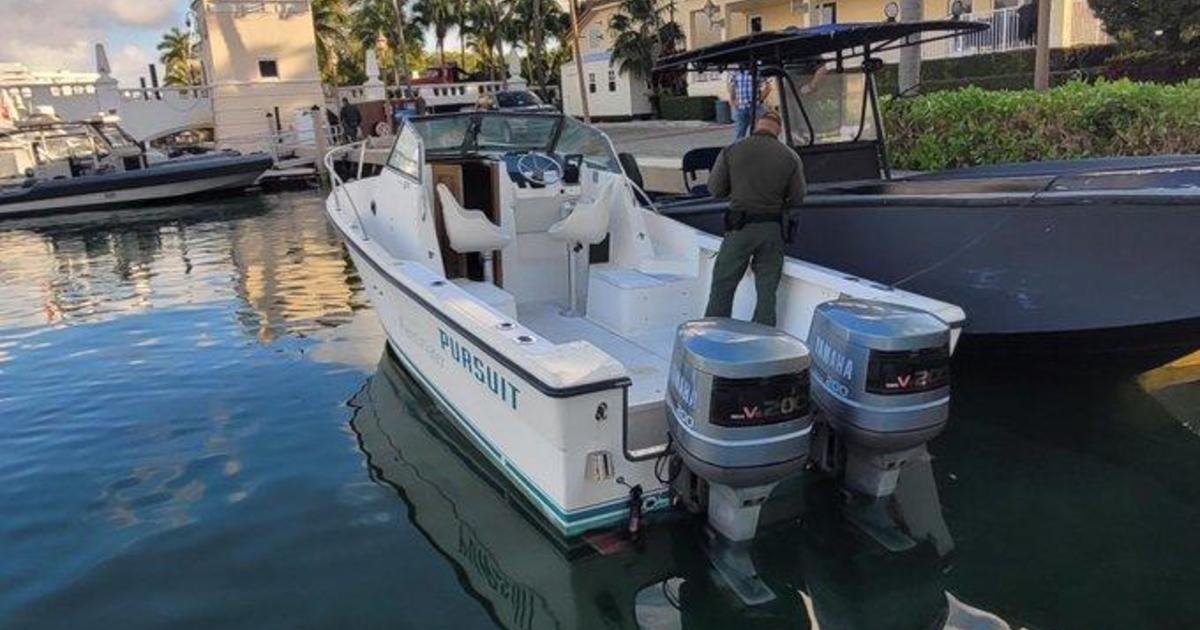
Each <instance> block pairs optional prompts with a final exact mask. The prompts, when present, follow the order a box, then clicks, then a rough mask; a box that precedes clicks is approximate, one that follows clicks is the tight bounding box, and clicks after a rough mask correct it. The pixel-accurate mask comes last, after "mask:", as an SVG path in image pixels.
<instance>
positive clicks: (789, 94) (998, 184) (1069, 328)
mask: <svg viewBox="0 0 1200 630" xmlns="http://www.w3.org/2000/svg"><path fill="white" fill-rule="evenodd" d="M984 28H986V26H985V25H983V24H978V23H972V22H967V21H956V20H949V21H934V22H916V23H908V22H906V23H891V22H885V23H861V24H854V23H847V24H828V25H823V26H817V27H813V28H804V29H801V28H788V29H785V30H781V31H776V32H763V33H754V34H751V35H747V36H745V37H740V38H736V39H732V40H729V41H727V42H722V43H719V44H714V45H712V46H707V47H703V48H698V49H695V50H690V51H687V52H684V53H680V54H678V55H675V56H672V57H669V58H665V59H664V60H662V62H661V63H660V64H659V66H658V70H659V71H674V72H677V71H681V70H688V71H703V72H715V71H722V70H732V69H739V68H740V69H746V70H751V71H753V72H754V73H755V74H756V75H757V77H758V78H759V79H761V80H769V81H772V82H773V84H774V87H775V90H774V92H775V93H776V94H778V95H780V98H781V99H782V107H781V114H782V115H783V121H784V127H785V136H786V138H785V139H786V141H787V142H788V143H789V144H790V145H791V146H792V147H793V148H794V149H795V150H796V152H797V153H798V154H799V155H800V156H801V158H802V159H803V161H804V165H805V170H806V173H807V176H808V181H809V183H810V184H811V189H810V194H809V196H808V197H807V198H806V199H805V201H804V203H803V205H802V206H801V207H799V208H797V209H796V212H795V215H796V216H797V217H798V221H799V229H798V230H797V232H796V235H795V239H794V240H793V241H792V243H790V245H789V249H788V252H789V253H790V254H791V255H793V256H796V257H797V258H801V259H804V260H809V261H812V262H815V263H818V264H822V265H827V266H830V267H833V268H836V269H841V270H845V271H848V272H850V273H854V274H858V275H862V276H864V277H868V278H871V279H873V280H876V281H879V282H882V283H884V284H887V285H889V286H894V287H897V288H904V289H908V290H911V291H914V292H917V293H921V294H924V295H929V296H932V297H936V298H938V299H942V300H947V301H950V302H953V303H955V304H958V305H960V306H962V307H963V308H964V309H965V310H966V311H967V312H968V313H969V314H970V319H969V321H968V322H967V324H966V326H965V329H964V332H965V333H966V334H967V336H968V338H969V341H968V343H967V344H966V346H965V347H966V348H967V349H971V348H975V347H981V348H985V349H999V350H1004V351H1015V352H1024V351H1034V352H1039V353H1045V354H1061V353H1063V352H1064V351H1074V352H1080V351H1081V352H1101V353H1110V352H1111V353H1116V352H1122V353H1128V352H1131V351H1132V353H1133V355H1134V356H1142V357H1145V360H1146V362H1147V363H1149V364H1155V363H1159V362H1162V361H1164V360H1169V359H1170V358H1172V357H1174V356H1177V355H1180V354H1185V353H1187V352H1190V351H1192V350H1194V349H1195V348H1196V347H1198V346H1200V274H1196V273H1192V272H1191V270H1195V269H1200V236H1198V235H1200V156H1159V157H1120V158H1106V159H1091V160H1075V161H1055V162H1037V163H1029V164H1002V165H995V166H980V167H975V168H963V169H957V170H951V171H943V172H937V173H927V174H917V175H906V176H898V175H896V174H894V173H893V172H892V168H891V166H890V163H889V158H888V151H887V148H888V147H887V137H886V134H885V131H884V126H883V124H882V117H881V115H880V110H879V99H878V96H877V90H876V85H875V77H876V74H877V73H878V71H880V70H881V69H882V68H883V60H884V59H887V60H888V61H889V62H894V60H895V54H896V50H897V49H899V48H903V47H905V46H913V45H923V44H928V43H930V42H932V41H936V40H939V39H947V38H955V37H964V36H969V35H970V34H971V33H972V32H976V31H979V30H982V29H984ZM818 67H824V68H827V69H828V72H827V73H825V74H823V75H822V76H817V74H816V73H815V70H816V69H817V68H818ZM711 154H712V155H713V157H714V158H715V154H716V149H713V150H712V151H711ZM690 187H691V188H693V189H695V193H696V194H694V195H693V196H692V198H690V199H685V200H683V201H679V202H676V203H668V202H666V201H662V202H660V210H661V211H662V213H663V214H665V215H668V216H672V217H676V218H678V219H680V220H682V221H685V222H687V223H688V224H690V225H693V226H696V227H700V228H702V229H704V230H705V231H708V232H711V233H720V231H721V230H722V221H721V214H722V212H724V210H725V208H726V207H727V204H726V203H725V202H723V201H717V200H713V199H711V198H709V197H707V196H706V193H705V192H704V191H703V190H702V189H699V188H698V187H697V186H696V185H695V184H692V185H691V186H690ZM1185 270H1186V271H1185ZM1144 351H1151V352H1149V353H1146V352H1144Z"/></svg>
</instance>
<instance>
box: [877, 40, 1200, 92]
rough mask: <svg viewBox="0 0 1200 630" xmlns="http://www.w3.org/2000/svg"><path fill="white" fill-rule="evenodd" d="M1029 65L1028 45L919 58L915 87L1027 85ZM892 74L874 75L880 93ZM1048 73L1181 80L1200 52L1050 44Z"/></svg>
mask: <svg viewBox="0 0 1200 630" xmlns="http://www.w3.org/2000/svg"><path fill="white" fill-rule="evenodd" d="M1033 68H1034V51H1033V49H1032V48H1024V49H1020V50H1009V51H1005V52H998V53H985V54H978V55H968V56H965V57H945V58H941V59H926V60H924V61H922V62H921V86H920V91H921V92H923V93H928V92H936V91H938V90H954V89H958V88H961V87H967V86H970V85H975V86H978V87H981V88H985V89H990V90H1025V89H1031V88H1033ZM896 73H897V70H896V66H895V65H894V64H893V65H888V66H886V67H884V69H883V71H882V72H881V73H880V75H879V93H880V94H895V93H896V90H897V83H896V81H897V76H896ZM1050 76H1051V80H1052V81H1053V83H1054V84H1055V85H1062V84H1065V83H1067V82H1069V81H1072V80H1076V79H1083V80H1086V81H1094V80H1096V79H1099V78H1101V77H1105V78H1108V79H1113V80H1116V79H1132V80H1134V81H1154V82H1156V83H1182V82H1184V81H1187V80H1189V79H1195V78H1200V51H1197V50H1178V51H1166V50H1122V49H1120V48H1119V47H1118V46H1117V45H1116V44H1102V45H1097V46H1079V47H1075V48H1054V49H1051V50H1050Z"/></svg>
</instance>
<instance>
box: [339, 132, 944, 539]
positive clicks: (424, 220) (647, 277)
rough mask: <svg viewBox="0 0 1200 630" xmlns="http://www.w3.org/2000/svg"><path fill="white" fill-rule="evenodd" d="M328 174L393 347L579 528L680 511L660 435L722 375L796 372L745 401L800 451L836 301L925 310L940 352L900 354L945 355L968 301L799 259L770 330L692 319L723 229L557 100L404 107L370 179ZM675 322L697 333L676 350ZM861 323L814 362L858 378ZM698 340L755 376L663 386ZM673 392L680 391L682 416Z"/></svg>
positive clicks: (496, 458)
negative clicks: (691, 212)
mask: <svg viewBox="0 0 1200 630" xmlns="http://www.w3.org/2000/svg"><path fill="white" fill-rule="evenodd" d="M355 152H358V153H359V154H360V157H359V158H358V162H359V164H360V165H361V164H362V163H363V158H362V157H361V156H362V153H363V152H365V145H363V144H358V145H348V146H346V147H340V148H338V149H335V150H333V151H331V152H330V153H329V154H328V155H327V156H326V164H327V165H328V166H329V167H330V168H329V170H330V172H334V169H333V165H334V163H335V162H336V161H338V160H340V159H341V158H342V157H344V156H351V155H353V154H354V153H355ZM359 175H360V177H361V175H362V172H361V170H360V172H359ZM333 182H334V189H333V192H332V193H331V194H330V196H329V198H328V200H327V202H326V205H327V214H328V217H329V220H330V221H331V223H332V224H333V225H334V226H335V227H336V228H337V230H338V231H339V232H340V233H341V236H342V238H343V239H344V241H345V242H346V244H347V246H348V249H349V253H350V257H351V259H352V260H353V262H354V265H355V267H356V268H357V269H358V271H359V273H360V275H361V276H362V278H363V283H364V287H365V289H366V291H367V292H368V294H369V296H370V299H371V301H372V303H373V304H374V306H375V308H376V310H377V312H378V313H379V317H380V320H381V322H382V324H383V327H384V329H385V330H386V332H387V336H388V339H389V342H390V345H391V347H392V348H393V349H394V350H395V353H396V356H397V358H398V359H399V360H400V362H401V364H403V365H404V367H405V368H406V369H407V370H408V371H409V372H410V373H411V374H412V375H413V376H414V377H415V378H416V379H417V380H418V381H419V382H421V384H422V385H423V386H424V387H425V388H426V389H427V390H428V391H429V392H430V393H431V395H432V396H433V397H434V398H435V399H437V400H438V401H439V402H440V403H441V404H442V405H443V406H444V407H445V408H446V409H447V410H448V412H449V413H450V415H451V417H453V418H454V419H455V421H456V422H457V424H458V426H459V428H460V429H461V430H462V431H463V432H464V433H465V434H466V435H468V436H469V437H470V439H472V440H473V441H474V442H475V443H476V445H477V446H478V447H479V449H480V450H481V451H482V452H483V453H485V454H486V455H487V456H488V457H489V458H490V459H491V461H492V462H493V464H494V465H495V466H496V467H497V468H498V469H499V470H500V471H502V472H503V474H504V475H505V476H506V477H507V478H508V479H509V480H510V481H511V482H512V484H513V485H514V486H515V487H516V488H517V489H519V490H520V492H521V493H522V494H524V496H525V497H526V498H527V499H528V500H529V501H530V503H531V505H533V506H534V507H535V509H536V511H537V512H538V513H539V514H540V516H541V517H542V518H544V519H545V520H546V522H548V523H549V524H551V525H552V527H553V529H555V530H557V531H558V532H559V533H560V534H562V535H565V536H568V537H570V536H576V535H579V534H582V533H585V532H587V531H589V530H593V529H597V528H602V527H607V526H611V525H613V524H616V523H620V522H622V520H623V519H626V520H627V521H628V525H629V527H631V528H636V527H637V525H638V521H639V520H640V517H641V515H642V514H644V513H649V512H651V511H654V510H658V509H660V508H664V507H667V506H668V505H669V503H670V501H669V498H668V492H667V481H668V480H667V479H666V478H665V477H663V476H662V475H661V474H660V475H656V474H655V465H656V461H657V460H659V459H660V458H662V457H663V456H665V455H666V454H667V451H668V444H667V435H668V432H669V430H670V431H673V430H674V429H673V428H671V427H674V426H675V425H678V424H680V422H682V421H683V420H681V419H687V420H688V421H689V422H692V421H693V420H695V421H698V422H699V423H700V424H704V423H705V422H706V420H705V419H704V418H701V417H699V416H700V415H701V411H700V410H699V409H698V408H685V407H686V406H687V405H686V404H684V403H686V402H689V401H690V402H695V401H696V396H695V394H696V392H697V391H699V390H698V389H695V388H698V387H700V386H701V385H702V382H703V387H710V386H725V387H727V390H726V391H728V392H729V396H730V397H731V398H729V399H725V400H723V401H722V404H728V405H730V406H732V407H736V406H737V404H738V403H737V401H736V400H735V399H736V397H737V396H738V395H740V393H741V392H751V393H761V392H763V391H766V390H768V389H771V388H772V387H775V385H776V384H780V386H781V387H782V386H784V385H786V386H787V387H789V388H790V389H789V390H788V391H789V392H798V390H797V389H796V388H798V387H802V388H803V391H804V396H803V400H798V399H797V398H787V399H786V400H783V403H784V409H783V412H785V413H786V417H784V415H780V416H778V417H776V416H771V417H769V418H768V417H763V416H762V413H763V412H762V411H761V410H760V409H759V408H758V407H754V408H752V409H750V411H749V412H747V413H746V414H742V415H739V416H738V417H739V420H738V421H745V422H746V424H747V425H755V427H757V428H762V426H759V425H770V426H767V427H766V429H767V430H775V431H784V432H783V433H781V434H779V433H777V434H772V435H771V436H770V437H763V438H762V439H761V440H760V441H759V442H758V444H759V445H772V444H775V445H778V444H780V443H782V442H783V441H790V442H789V443H788V445H789V446H790V445H791V444H792V443H794V444H795V445H796V457H793V458H792V459H789V460H788V461H786V462H784V463H785V464H787V467H789V470H793V469H794V467H795V465H796V464H799V463H802V459H801V456H802V455H803V453H801V452H800V451H801V450H802V451H803V452H804V453H806V452H807V443H808V433H809V425H808V424H806V419H807V418H808V416H807V413H808V399H807V391H808V382H807V380H808V377H807V375H808V370H807V364H808V360H809V359H808V353H807V350H805V349H803V347H801V345H800V343H799V341H797V339H807V338H808V337H809V333H810V325H811V324H812V323H813V321H814V317H815V314H816V312H817V311H818V310H819V309H820V308H823V307H822V305H823V304H824V303H826V302H831V301H835V300H839V298H859V299H862V300H871V301H873V302H872V303H880V304H881V303H887V304H890V305H894V307H895V308H897V309H906V311H905V312H908V311H912V312H914V313H915V312H921V313H925V314H932V315H926V317H928V319H929V321H931V322H936V326H940V327H942V328H943V329H945V334H944V336H935V337H932V338H934V339H935V340H936V341H937V342H938V343H940V344H942V346H941V348H940V349H935V350H934V355H927V354H924V353H923V352H916V351H914V352H912V353H905V352H901V353H900V354H901V355H903V357H904V358H902V359H901V360H904V361H908V360H910V359H911V360H913V361H917V362H920V363H921V364H922V365H924V364H925V363H926V362H928V361H934V362H937V361H941V362H943V363H944V362H945V361H946V360H947V355H948V352H949V348H950V347H951V345H952V343H953V341H954V340H956V339H957V336H958V329H959V327H960V326H961V324H962V322H963V321H964V319H965V316H964V313H963V311H962V310H961V309H959V308H958V307H957V306H954V305H951V304H947V303H944V302H939V301H937V300H932V299H929V298H925V297H922V296H919V295H915V294H912V293H908V292H906V291H903V290H898V289H894V288H891V287H887V286H884V285H879V284H876V283H874V282H872V281H870V280H867V279H864V278H860V277H857V276H853V275H848V274H844V273H840V272H837V271H833V270H831V269H827V268H824V267H820V266H817V265H814V264H811V263H808V262H804V261H801V260H796V259H788V260H787V261H786V262H785V265H784V277H783V280H782V283H781V286H780V288H779V313H778V314H779V328H780V330H779V331H776V330H773V329H766V327H757V328H755V327H754V326H752V325H750V324H748V323H744V322H743V323H742V324H741V325H740V326H741V327H740V328H739V327H737V326H734V325H733V324H727V323H725V322H728V320H722V321H720V322H715V321H712V320H705V321H702V322H698V323H696V322H693V324H691V325H689V326H681V324H684V323H685V322H689V321H691V320H696V319H698V318H700V317H701V316H702V315H703V309H704V306H705V304H706V301H707V294H708V287H709V284H710V276H711V273H712V267H713V260H714V256H715V253H716V252H717V250H718V248H719V247H720V243H721V241H720V239H719V238H718V237H716V236H712V235H709V234H705V233H704V232H701V231H699V230H696V229H694V228H692V227H689V226H687V225H685V224H683V223H680V222H678V221H676V220H674V219H670V218H667V217H664V216H662V215H660V214H658V213H656V212H655V211H654V210H653V209H652V208H647V207H643V206H642V205H640V204H639V203H638V202H637V201H636V197H635V190H634V186H633V185H632V184H631V183H630V181H629V179H628V178H627V177H626V175H625V173H624V171H623V169H622V166H621V162H620V160H619V158H618V156H617V155H616V154H615V152H614V151H613V149H612V145H611V143H610V142H609V140H608V138H607V137H606V136H605V135H604V134H603V133H602V132H600V131H599V130H597V129H595V128H593V127H591V126H588V125H585V124H583V123H580V122H578V121H576V120H574V119H571V118H569V117H563V116H561V115H558V114H541V113H508V112H472V113H458V114H445V115H435V116H425V117H417V118H413V119H410V121H409V122H408V123H407V124H405V125H404V126H403V128H402V129H401V131H400V133H399V134H398V135H397V138H396V140H395V143H394V145H393V148H392V150H391V152H390V155H389V156H388V158H387V163H386V166H385V167H384V168H383V169H382V171H381V172H380V173H379V174H378V175H376V176H373V177H365V178H359V179H356V180H354V181H349V182H344V181H342V179H341V178H340V177H338V176H337V175H336V174H335V175H333ZM753 303H754V290H753V282H751V281H749V280H746V281H744V282H743V284H742V286H741V287H740V289H739V292H738V299H737V301H736V302H735V306H734V313H735V316H736V317H740V318H745V319H748V315H749V313H750V312H751V311H752V309H753ZM935 316H936V317H935ZM888 321H889V320H888V319H887V318H886V317H884V316H880V317H878V318H877V319H876V320H874V321H873V322H872V323H871V325H876V324H877V326H876V327H877V328H878V329H880V330H882V329H883V328H884V327H885V325H886V324H887V322H888ZM922 321H923V322H924V321H925V320H922ZM926 323H928V322H926ZM830 325H833V324H830ZM762 329H766V330H765V331H763V330H762ZM822 330H824V328H823V329H822ZM908 330H909V331H921V330H923V329H922V328H921V327H920V326H916V327H910V328H909V329H908ZM684 337H686V340H685V341H686V342H687V344H690V345H689V346H688V348H687V349H686V350H681V349H680V348H681V346H680V345H679V344H680V340H681V339H684ZM867 337H868V338H871V339H877V340H882V341H890V340H888V339H884V336H883V335H882V334H876V335H874V336H872V335H870V334H868V335H867ZM857 338H858V337H855V336H854V334H851V333H846V334H842V335H841V337H840V339H841V341H840V342H829V343H825V344H824V345H823V346H822V349H821V350H820V351H817V352H815V353H814V356H815V359H814V366H816V365H826V366H827V367H828V366H829V365H830V364H832V363H836V364H837V368H836V371H837V372H838V373H837V374H836V375H833V374H832V372H833V371H834V368H829V370H830V373H831V376H830V382H831V383H832V382H834V381H836V380H837V377H840V376H842V372H843V371H846V373H847V374H848V373H849V372H854V373H855V374H856V375H858V377H859V380H858V381H856V383H857V384H858V385H859V386H861V383H862V381H861V377H862V374H861V371H855V370H854V368H853V365H854V364H852V363H851V361H852V360H853V359H851V358H850V357H851V356H852V353H851V351H850V350H849V349H847V348H845V347H843V346H842V345H837V344H844V343H845V342H846V339H851V340H854V339H857ZM742 342H744V343H742ZM819 343H820V342H819ZM739 344H740V345H739ZM831 344H833V345H831ZM835 345H836V347H835ZM896 349H899V346H897V347H896ZM677 351H678V352H677ZM726 351H728V352H732V353H734V354H732V355H727V354H723V353H725V352H726ZM689 352H692V353H694V354H695V355H696V356H697V357H698V358H697V361H696V362H695V363H694V364H695V365H702V366H708V367H712V366H716V367H715V368H713V369H714V370H716V371H720V370H726V371H732V372H736V373H740V374H741V375H742V376H748V375H753V376H754V377H755V378H751V380H749V381H745V382H742V381H738V380H737V375H736V374H735V375H733V376H731V378H732V379H733V380H724V381H722V380H721V378H716V379H715V380H714V379H713V377H712V375H711V374H708V375H705V374H702V373H700V372H702V370H701V371H692V372H688V373H687V374H683V373H682V372H680V371H678V370H676V372H674V373H675V374H676V375H678V376H679V377H680V378H679V379H677V380H676V382H675V383H674V384H673V385H672V386H671V387H669V384H668V376H669V373H671V370H670V369H669V368H670V366H671V364H672V362H673V361H678V360H679V359H680V357H681V356H683V355H685V354H688V353H689ZM739 352H750V353H760V354H762V355H764V356H766V357H767V359H768V360H769V361H768V362H769V364H770V365H772V366H785V367H788V369H791V370H793V372H792V373H790V374H783V375H782V376H781V378H783V379H784V380H783V381H779V380H777V379H775V378H774V376H773V375H763V374H765V373H758V372H753V373H752V372H751V371H749V369H748V368H747V367H746V365H745V364H744V362H742V361H740V360H736V357H737V356H738V354H737V353H739ZM673 353H674V354H673ZM706 353H707V354H706ZM893 354H895V353H893ZM702 355H703V356H702ZM722 356H724V358H722ZM731 356H732V357H734V358H735V360H732V361H731V360H730V357H731ZM853 356H857V355H853ZM889 356H891V355H889ZM871 357H872V358H871V359H867V358H866V357H865V356H864V357H862V358H861V359H860V363H859V364H858V365H860V366H865V365H866V363H867V362H869V361H871V360H873V359H874V358H876V357H875V355H874V354H872V355H871ZM890 360H891V359H887V358H885V359H884V361H885V362H886V361H890ZM705 369H707V367H706V368H705ZM815 373H816V371H815V370H814V374H815ZM890 373H891V372H889V374H890ZM939 374H941V373H939ZM760 376H761V378H759V377H760ZM908 376H909V374H908V373H906V376H905V378H906V379H907V377H908ZM705 379H707V380H705ZM789 379H790V380H789ZM918 380H919V381H920V382H921V384H922V385H925V384H928V385H930V387H929V388H926V389H927V390H930V391H929V393H930V394H931V395H935V396H936V397H937V401H935V403H933V404H939V403H938V401H941V402H944V400H945V397H948V391H943V390H942V389H937V388H940V387H941V386H942V385H946V383H945V382H944V380H943V379H942V378H941V376H938V377H937V378H933V379H926V378H925V376H922V377H921V378H920V379H918ZM926 381H929V382H928V383H927V382H926ZM933 381H936V382H933ZM739 383H741V384H740V385H739ZM905 383H906V386H907V385H911V384H912V383H914V381H913V380H912V379H908V380H905ZM722 384H723V385H722ZM743 386H744V387H743ZM880 386H881V387H882V385H880ZM839 387H844V386H840V385H839ZM669 389H670V390H672V391H674V400H675V402H676V403H678V404H677V405H676V406H675V407H674V410H673V411H672V412H671V413H670V414H669V413H668V411H667V402H668V400H667V399H668V391H669ZM934 389H936V391H932V390H934ZM705 391H707V390H705ZM755 395H757V394H755ZM846 395H851V394H850V393H848V392H845V391H843V392H842V393H841V394H839V396H840V397H841V398H842V399H844V398H845V396H846ZM788 396H796V397H799V396H800V394H799V393H793V394H788ZM703 402H704V404H705V405H707V403H708V401H707V400H705V401H703ZM776 402H777V403H778V402H780V400H776ZM927 403H928V401H925V400H923V401H922V403H921V404H920V405H917V406H916V407H911V409H918V408H923V407H922V405H926V404H927ZM778 406H779V405H778V404H777V405H776V407H778ZM730 413H734V412H733V411H731V412H730ZM771 413H774V412H771ZM783 420H787V422H783ZM942 420H944V415H943V416H942ZM772 423H774V424H772ZM780 423H781V424H780ZM700 424H694V425H693V426H686V427H681V428H680V430H681V431H683V432H684V433H685V434H686V435H689V436H694V437H695V438H696V440H698V441H697V442H696V443H697V444H701V445H703V444H710V445H714V444H715V445H722V444H732V442H729V441H727V440H726V441H723V440H722V439H720V438H712V437H711V436H707V435H701V434H700V433H698V431H699V427H700ZM669 425H670V426H669ZM939 426H940V425H939ZM709 428H713V430H714V431H716V432H717V433H720V432H721V428H720V427H709ZM730 431H731V433H732V434H734V435H737V434H739V430H734V429H731V430H730ZM689 439H690V438H689ZM801 441H803V443H802V444H801ZM698 459H703V456H700V457H699V458H698ZM717 467H718V468H719V467H720V466H717ZM756 514H757V513H756ZM756 514H755V516H756Z"/></svg>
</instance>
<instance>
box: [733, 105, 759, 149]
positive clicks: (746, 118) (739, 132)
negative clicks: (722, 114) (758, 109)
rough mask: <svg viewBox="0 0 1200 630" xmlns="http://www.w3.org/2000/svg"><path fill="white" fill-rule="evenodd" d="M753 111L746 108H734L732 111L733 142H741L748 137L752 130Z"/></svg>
mask: <svg viewBox="0 0 1200 630" xmlns="http://www.w3.org/2000/svg"><path fill="white" fill-rule="evenodd" d="M754 118H755V116H754V109H753V108H750V107H747V108H746V109H742V108H740V107H739V108H735V109H734V110H733V124H734V132H733V139H734V141H737V140H741V139H742V138H745V137H746V136H748V135H750V132H751V131H752V130H753V129H754Z"/></svg>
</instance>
